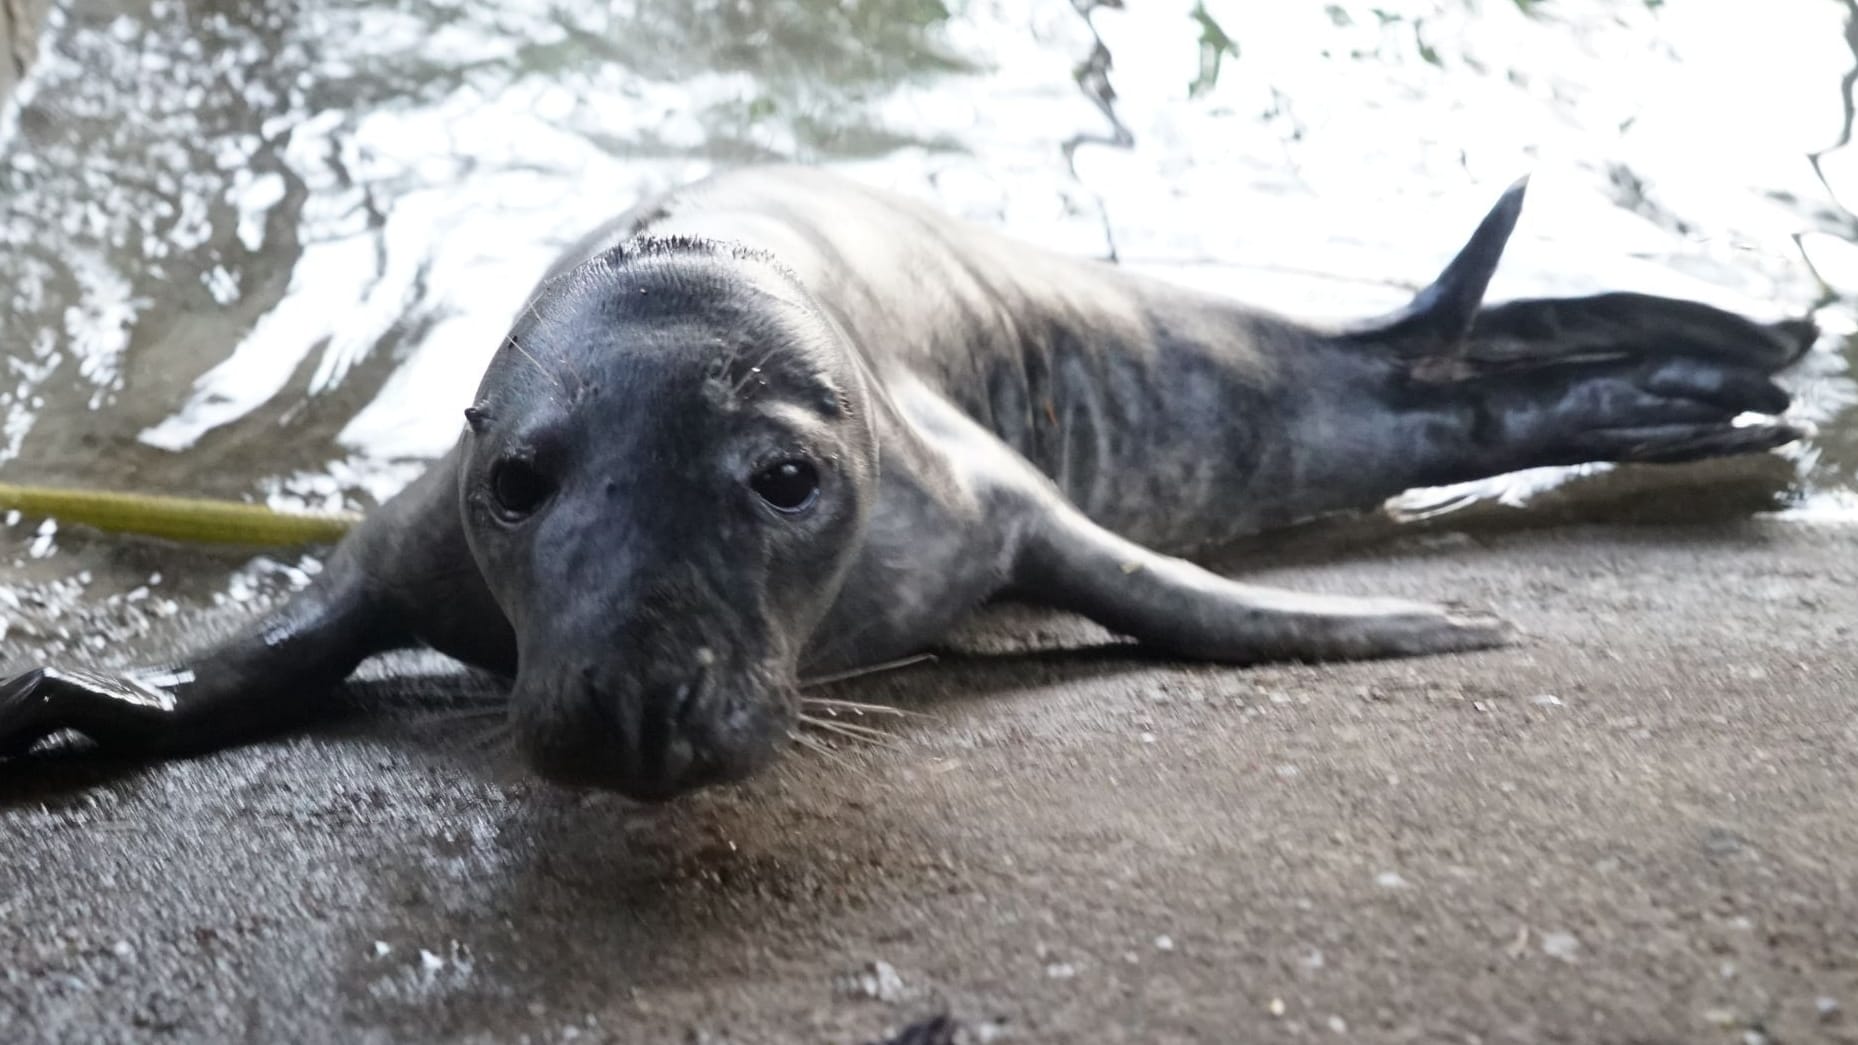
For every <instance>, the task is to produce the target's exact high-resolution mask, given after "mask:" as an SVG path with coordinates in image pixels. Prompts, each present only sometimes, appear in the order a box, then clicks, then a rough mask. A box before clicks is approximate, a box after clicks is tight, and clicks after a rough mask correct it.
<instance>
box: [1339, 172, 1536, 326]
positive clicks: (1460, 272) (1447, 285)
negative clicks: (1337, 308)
mask: <svg viewBox="0 0 1858 1045" xmlns="http://www.w3.org/2000/svg"><path fill="white" fill-rule="evenodd" d="M1528 188H1529V179H1527V178H1523V179H1521V180H1519V181H1517V182H1516V184H1514V185H1511V186H1510V187H1509V189H1508V190H1507V191H1505V192H1504V193H1503V195H1502V196H1501V197H1499V198H1498V199H1497V203H1496V206H1494V207H1492V208H1491V209H1490V213H1489V214H1486V215H1485V216H1484V220H1483V221H1481V222H1479V223H1478V226H1477V231H1475V232H1473V233H1471V239H1470V241H1469V242H1467V243H1466V244H1465V245H1464V247H1463V248H1462V249H1461V250H1459V251H1458V254H1457V256H1456V257H1453V258H1452V260H1451V262H1450V263H1449V264H1447V265H1446V266H1445V271H1443V272H1441V273H1439V278H1437V279H1435V280H1433V281H1432V285H1431V286H1429V287H1427V288H1426V289H1424V290H1422V291H1420V292H1419V293H1418V294H1415V295H1414V296H1413V300H1412V302H1411V303H1410V304H1408V305H1407V306H1406V307H1405V308H1403V309H1401V310H1400V311H1398V312H1395V313H1393V314H1392V315H1390V316H1383V317H1381V318H1380V319H1377V320H1371V321H1369V322H1368V323H1365V324H1363V325H1362V326H1360V327H1359V328H1357V329H1354V330H1351V331H1348V332H1347V333H1345V334H1344V335H1343V336H1342V340H1343V341H1344V342H1354V343H1357V344H1370V345H1373V346H1376V347H1379V348H1391V349H1393V350H1394V351H1395V352H1396V353H1398V354H1399V355H1401V356H1405V357H1417V358H1436V357H1439V356H1451V355H1456V354H1458V353H1459V352H1461V351H1462V350H1463V348H1464V346H1465V343H1466V340H1467V338H1468V337H1469V335H1470V333H1471V329H1472V326H1473V324H1474V323H1475V321H1476V319H1477V316H1478V310H1479V308H1480V307H1481V306H1482V305H1483V303H1484V292H1485V291H1486V290H1487V289H1489V287H1490V278H1491V276H1493V275H1495V274H1496V271H1497V263H1498V262H1499V261H1501V260H1502V259H1503V248H1504V247H1505V246H1507V245H1508V244H1509V242H1510V234H1511V233H1512V232H1514V231H1516V219H1517V218H1518V217H1520V216H1521V214H1522V210H1523V196H1524V194H1525V193H1527V191H1528Z"/></svg>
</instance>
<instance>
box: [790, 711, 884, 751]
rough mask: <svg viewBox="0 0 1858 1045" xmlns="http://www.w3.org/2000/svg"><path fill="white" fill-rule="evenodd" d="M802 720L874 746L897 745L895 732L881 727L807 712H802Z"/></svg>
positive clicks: (814, 726) (826, 730) (829, 731)
mask: <svg viewBox="0 0 1858 1045" xmlns="http://www.w3.org/2000/svg"><path fill="white" fill-rule="evenodd" d="M800 721H801V722H802V723H803V724H805V725H808V726H812V727H813V728H814V729H819V730H824V731H825V732H827V733H836V734H838V735H839V736H842V737H845V738H847V739H849V740H855V741H857V742H858V743H861V744H869V745H871V746H872V747H888V748H894V747H896V746H897V738H896V737H895V736H894V735H893V734H890V733H886V732H884V731H883V730H881V729H874V728H872V727H870V726H861V725H858V724H856V723H852V722H839V721H836V720H834V719H829V718H815V717H813V716H812V715H807V714H802V715H801V716H800Z"/></svg>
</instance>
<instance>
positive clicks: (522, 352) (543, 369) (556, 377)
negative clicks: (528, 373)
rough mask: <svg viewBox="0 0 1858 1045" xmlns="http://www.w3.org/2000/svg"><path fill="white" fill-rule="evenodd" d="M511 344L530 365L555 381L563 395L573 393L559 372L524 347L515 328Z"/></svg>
mask: <svg viewBox="0 0 1858 1045" xmlns="http://www.w3.org/2000/svg"><path fill="white" fill-rule="evenodd" d="M509 344H510V347H511V348H513V349H515V350H516V351H517V353H518V354H519V355H521V356H522V357H523V358H524V359H527V360H528V361H529V363H530V365H532V366H534V367H535V368H536V370H537V371H538V372H539V373H541V375H542V376H543V377H546V378H548V379H549V380H550V381H553V382H554V383H555V387H556V388H559V389H561V393H562V395H571V394H572V393H571V392H569V390H568V386H567V385H566V384H565V383H564V382H563V381H562V380H561V376H560V375H559V374H554V373H551V372H550V371H549V369H548V368H547V367H545V366H543V365H542V361H541V360H539V359H537V358H536V357H535V356H534V354H532V353H531V352H530V351H529V350H528V349H526V348H524V347H523V345H522V342H520V341H518V340H516V332H515V331H514V330H512V331H510V337H509Z"/></svg>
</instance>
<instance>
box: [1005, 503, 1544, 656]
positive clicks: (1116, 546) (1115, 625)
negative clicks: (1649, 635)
mask: <svg viewBox="0 0 1858 1045" xmlns="http://www.w3.org/2000/svg"><path fill="white" fill-rule="evenodd" d="M1012 588H1013V590H1014V591H1015V592H1016V593H1017V594H1020V595H1022V596H1024V597H1027V598H1030V599H1034V600H1036V601H1038V602H1041V603H1044V604H1047V605H1051V606H1054V607H1057V608H1059V609H1065V610H1070V611H1072V612H1074V613H1080V614H1082V615H1084V616H1086V617H1089V618H1090V619H1091V620H1094V621H1096V622H1097V623H1099V624H1101V625H1103V626H1104V627H1106V628H1109V629H1110V630H1111V631H1115V632H1118V633H1121V634H1124V635H1128V636H1130V637H1131V638H1134V639H1136V640H1138V641H1140V642H1141V643H1143V644H1144V645H1147V646H1151V647H1154V648H1155V649H1158V650H1163V651H1166V652H1168V653H1172V654H1175V655H1178V656H1184V657H1193V658H1196V659H1200V660H1210V661H1220V662H1224V663H1231V664H1252V663H1260V662H1266V661H1284V660H1302V661H1312V662H1314V661H1328V660H1353V659H1361V658H1369V657H1398V656H1414V655H1419V654H1428V653H1450V652H1454V651H1460V650H1475V649H1485V648H1489V647H1493V646H1499V645H1503V644H1504V643H1505V642H1506V641H1508V637H1509V629H1508V628H1507V627H1506V626H1505V625H1503V624H1502V623H1501V622H1500V621H1497V620H1495V619H1494V618H1488V617H1477V616H1471V615H1460V614H1455V613H1453V612H1451V611H1449V610H1446V609H1445V608H1443V607H1438V606H1430V605H1426V604H1424V603H1417V602H1406V601H1403V600H1399V599H1357V598H1345V597H1339V596H1326V595H1307V594H1302V593H1298V592H1290V591H1283V590H1281V589H1276V588H1267V587H1262V586H1259V585H1255V584H1244V583H1241V582H1238V581H1233V580H1228V579H1226V578H1224V577H1221V576H1219V575H1217V574H1214V573H1211V572H1209V571H1207V570H1204V569H1202V568H1200V567H1198V566H1195V565H1193V564H1192V563H1189V562H1187V561H1185V560H1183V559H1176V558H1171V557H1169V556H1165V555H1161V554H1158V553H1156V552H1153V551H1150V550H1149V549H1147V548H1144V547H1142V546H1141V545H1139V544H1135V543H1133V542H1131V541H1127V540H1124V539H1123V538H1121V537H1118V536H1117V535H1115V534H1113V533H1111V532H1109V531H1108V530H1105V529H1103V528H1102V527H1100V526H1097V525H1096V524H1095V523H1092V522H1091V521H1090V520H1088V519H1086V518H1085V517H1084V516H1083V515H1082V514H1080V513H1079V512H1078V511H1077V510H1076V509H1074V508H1072V507H1071V506H1070V505H1069V504H1068V503H1066V502H1064V501H1063V500H1062V499H1060V498H1059V497H1058V496H1057V495H1056V494H1055V493H1054V494H1052V495H1050V496H1049V497H1046V498H1044V503H1043V504H1041V505H1039V506H1038V507H1037V509H1036V515H1035V516H1034V517H1033V518H1031V519H1029V520H1028V521H1027V523H1026V525H1025V528H1024V530H1023V531H1022V536H1021V544H1020V546H1019V549H1018V553H1017V555H1016V556H1015V560H1014V566H1013V577H1012Z"/></svg>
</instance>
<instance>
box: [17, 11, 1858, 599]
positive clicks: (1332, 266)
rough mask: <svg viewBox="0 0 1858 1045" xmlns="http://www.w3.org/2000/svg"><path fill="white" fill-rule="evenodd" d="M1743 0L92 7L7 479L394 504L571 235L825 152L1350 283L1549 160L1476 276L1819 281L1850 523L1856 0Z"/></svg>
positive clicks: (1156, 242)
mask: <svg viewBox="0 0 1858 1045" xmlns="http://www.w3.org/2000/svg"><path fill="white" fill-rule="evenodd" d="M1759 6H1760V10H1759V13H1757V12H1756V10H1755V7H1756V5H1736V9H1737V10H1740V11H1743V12H1745V13H1742V14H1735V15H1730V14H1725V13H1724V12H1726V11H1729V10H1731V5H1668V6H1667V5H1664V4H1661V3H1657V2H1650V3H1646V2H1627V0H1588V2H1576V0H1568V2H1555V3H1549V2H1545V0H1544V2H1524V0H1481V2H1479V3H1475V4H1472V3H1469V2H1468V0H1431V2H1423V0H1411V2H1394V0H1381V2H1378V3H1330V4H1325V5H1315V4H1254V3H1246V2H1243V0H1224V2H1214V0H1209V2H1207V3H1205V5H1204V6H1201V5H1199V4H1196V3H1191V2H1182V0H1145V2H1142V3H1140V4H1136V5H1133V8H1134V9H1129V10H1125V9H1119V8H1118V7H1115V6H1110V5H1097V6H1094V7H1093V6H1092V5H1090V4H1089V3H1088V2H1087V0H1077V4H1076V6H1074V5H1073V4H1072V3H1068V2H1066V0H975V2H967V3H963V2H960V0H947V2H944V0H772V2H761V0H696V2H691V0H632V2H614V3H610V4H605V5H602V4H596V3H561V4H554V5H539V4H535V3H532V2H519V0H506V2H503V3H489V2H473V3H464V2H456V3H442V2H424V0H401V2H379V0H366V2H361V0H310V2H307V3H302V2H296V3H285V2H282V0H242V2H240V3H230V2H209V3H200V4H187V5H183V4H180V3H176V2H172V0H73V2H69V3H63V4H59V5H57V6H56V7H55V8H54V9H53V10H52V11H51V12H50V15H49V17H48V20H47V23H46V25H45V27H44V32H43V33H42V37H41V41H40V44H39V47H38V54H37V58H36V62H35V63H34V65H33V66H32V68H31V70H30V72H29V73H28V74H27V76H26V77H25V79H24V80H23V81H22V83H21V85H20V86H19V88H18V89H17V90H16V92H15V93H14V96H13V97H12V99H11V100H10V101H9V102H8V103H7V105H6V108H5V115H4V118H0V417H4V423H3V425H0V479H4V480H9V481H40V482H56V483H60V484H71V485H83V486H97V487H103V488H110V489H132V490H145V491H153V492H179V493H205V494H213V495H221V496H231V497H251V498H261V499H265V500H268V501H271V502H273V503H277V504H285V505H300V506H311V507H319V508H328V507H337V506H347V507H357V508H365V507H366V506H368V505H370V504H372V503H375V502H377V501H378V500H379V499H381V498H384V497H385V496H388V495H389V494H391V493H392V492H393V490H395V489H397V488H398V486H399V485H400V484H402V483H404V482H405V481H406V480H407V479H408V478H409V477H410V476H411V475H413V474H415V473H416V472H417V471H418V469H419V468H420V467H421V464H422V462H423V461H425V460H427V459H429V458H430V457H432V456H434V455H436V454H438V453H440V452H442V451H443V450H444V448H445V447H446V446H447V445H449V443H450V441H451V440H452V439H453V438H454V437H455V435H456V433H457V431H458V425H459V417H460V415H459V411H460V409H461V408H462V407H463V406H464V405H465V404H466V403H467V402H468V401H469V399H470V395H471V392H472V389H473V388H474V386H475V384H476V381H477V376H478V373H479V371H480V369H481V367H482V365H483V363H484V362H485V361H486V359H487V358H488V356H489V354H490V353H491V351H492V350H493V349H494V348H495V347H496V345H497V344H498V341H499V336H500V334H501V332H502V330H503V328H504V325H505V322H506V320H507V319H508V317H509V316H510V315H511V314H512V313H513V312H514V311H515V309H516V307H517V306H518V304H519V303H520V300H521V298H522V295H523V294H524V293H525V291H526V290H527V289H528V287H529V286H530V284H531V283H532V282H533V281H534V279H535V278H536V276H537V275H538V274H539V273H540V272H541V271H542V269H543V268H544V266H545V265H546V264H547V262H548V261H549V259H550V258H551V257H552V256H553V254H554V253H555V252H556V251H557V250H558V249H559V248H560V247H561V246H562V245H564V244H565V243H566V242H568V241H570V240H571V239H573V238H574V237H575V236H576V235H577V234H578V233H580V232H582V231H584V230H586V229H587V228H589V227H591V226H593V225H595V224H597V223H599V222H600V221H601V220H603V219H605V218H606V217H609V216H611V215H612V214H614V213H616V212H618V211H619V210H621V209H623V208H624V207H626V206H627V205H628V204H630V203H631V202H632V201H633V200H634V199H636V198H637V197H638V196H639V195H640V194H642V193H646V192H649V191H652V190H654V189H657V188H662V187H665V186H669V185H672V184H675V183H677V182H680V181H684V180H687V179H690V178H693V177H696V176H699V175H701V174H703V173H704V172H706V171H709V170H712V169H715V168H717V167H720V166H725V165H730V164H738V163H744V162H749V161H755V160H767V159H799V160H804V161H808V162H818V163H827V164H832V165H835V166H839V167H842V168H845V169H848V170H849V171H850V172H851V173H854V174H855V175H857V176H859V177H862V178H865V179H868V180H870V181H872V182H875V183H877V184H881V185H885V186H889V187H893V188H898V189H902V190H904V191H908V192H912V193H916V194H919V195H923V196H926V197H930V198H932V199H934V200H936V201H938V202H939V203H940V204H941V205H943V206H944V207H945V208H947V209H950V210H953V211H955V212H957V213H960V214H963V215H966V216H968V217H971V218H974V219H977V220H980V221H984V222H988V223H992V224H996V225H1000V226H1004V227H1005V228H1007V229H1009V230H1011V231H1012V232H1014V233H1016V234H1019V235H1022V236H1025V237H1027V238H1030V239H1033V240H1036V241H1039V242H1042V243H1045V244H1048V245H1050V246H1054V247H1057V248H1060V249H1065V250H1070V251H1075V252H1079V253H1084V254H1091V255H1099V256H1106V257H1114V258H1116V259H1117V260H1118V261H1119V262H1121V263H1122V264H1125V265H1129V266H1133V267H1139V268H1141V269H1144V270H1149V271H1154V272H1157V273H1160V274H1163V275H1165V276H1168V277H1169V278H1173V279H1177V280H1180V281H1183V282H1188V283H1192V284H1195V285H1198V286H1203V287H1207V288H1210V289H1215V290H1218V291H1221V292H1224V293H1229V294H1232V295H1234V296H1236V297H1239V298H1243V299H1246V300H1249V301H1253V302H1256V303H1259V304H1263V305H1266V306H1268V307H1272V308H1276V309H1279V310H1282V311H1287V312H1292V313H1298V314H1304V315H1310V316H1315V317H1323V318H1332V317H1344V316H1354V315H1360V314H1364V313H1373V312H1377V311H1380V310H1384V309H1387V308H1391V307H1393V306H1395V305H1397V304H1399V303H1400V302H1401V301H1402V300H1403V299H1404V297H1405V296H1406V295H1407V294H1408V293H1410V292H1411V291H1412V290H1413V289H1414V288H1415V287H1417V286H1418V285H1421V284H1423V283H1424V282H1426V281H1427V280H1428V279H1429V278H1430V277H1431V275H1432V274H1433V272H1434V271H1435V270H1436V269H1437V267H1438V266H1439V265H1440V264H1441V263H1442V261H1443V260H1444V259H1445V258H1446V257H1448V256H1449V255H1450V254H1451V253H1452V252H1453V251H1454V250H1455V249H1456V247H1457V246H1458V245H1459V243H1460V241H1461V240H1462V238H1463V236H1464V235H1465V234H1466V233H1467V232H1468V230H1469V229H1470V227H1471V226H1472V225H1473V224H1474V223H1475V221H1476V220H1477V218H1478V217H1479V216H1480V215H1481V213H1482V211H1483V209H1484V208H1485V207H1486V206H1488V204H1489V203H1490V202H1491V201H1492V200H1493V199H1494V197H1495V195H1496V194H1497V193H1498V192H1499V191H1500V190H1501V189H1502V187H1504V186H1505V185H1507V184H1508V183H1509V182H1511V181H1512V180H1514V179H1515V178H1516V177H1518V176H1520V175H1523V174H1529V175H1531V176H1532V178H1533V180H1532V189H1531V197H1530V203H1529V207H1528V210H1527V211H1526V213H1525V216H1524V218H1523V222H1522V225H1521V227H1520V228H1519V230H1518V233H1517V236H1516V238H1515V240H1514V241H1513V244H1512V247H1511V250H1510V253H1509V255H1508V257H1507V259H1506V262H1505V266H1504V267H1503V268H1502V269H1501V270H1500V273H1499V275H1498V278H1497V280H1496V284H1495V285H1494V286H1493V288H1492V293H1493V295H1495V296H1514V295H1520V294H1536V293H1577V292H1588V291H1595V290H1600V289H1638V290H1646V291H1653V292H1662V293H1669V294H1677V295H1683V296H1689V297H1696V298H1701V299H1705V300H1709V301H1712V302H1715V303H1718V304H1723V305H1726V306H1729V307H1736V308H1741V309H1744V310H1747V311H1751V312H1754V313H1756V314H1760V315H1768V316H1775V317H1779V316H1782V315H1790V314H1800V313H1805V312H1809V311H1810V312H1813V313H1814V314H1815V315H1816V316H1817V318H1818V319H1819V320H1820V322H1821V324H1822V326H1823V328H1824V330H1825V331H1826V332H1827V334H1826V337H1825V338H1824V339H1823V341H1822V343H1821V345H1820V347H1819V351H1818V352H1817V353H1816V354H1815V355H1814V357H1813V358H1812V359H1811V361H1810V362H1809V363H1808V364H1807V365H1806V366H1805V367H1804V368H1803V373H1802V374H1801V375H1800V376H1799V378H1798V380H1797V384H1798V386H1799V388H1800V390H1801V403H1800V406H1799V412H1800V414H1801V415H1802V416H1803V417H1806V418H1808V419H1811V420H1813V421H1815V422H1817V423H1819V424H1820V425H1821V429H1820V432H1819V434H1818V435H1817V436H1816V437H1815V438H1814V439H1813V440H1812V441H1811V442H1810V443H1808V444H1806V445H1804V446H1801V447H1797V448H1794V449H1793V450H1791V451H1789V455H1788V460H1789V462H1790V464H1789V466H1788V467H1786V468H1783V469H1780V470H1779V471H1778V472H1776V471H1775V470H1773V469H1769V470H1767V471H1765V472H1763V473H1762V475H1761V477H1759V478H1757V479H1756V480H1754V481H1755V482H1757V483H1758V485H1759V487H1760V489H1759V496H1758V497H1757V502H1758V504H1757V506H1758V507H1762V508H1766V509H1771V510H1784V511H1787V512H1790V513H1792V514H1794V515H1796V516H1799V517H1802V518H1808V519H1843V518H1846V517H1848V516H1853V515H1858V507H1854V506H1858V426H1855V425H1854V424H1853V422H1852V420H1851V419H1850V418H1849V417H1847V416H1846V410H1845V408H1846V407H1847V405H1848V404H1850V403H1851V402H1853V401H1854V399H1858V394H1855V386H1854V385H1853V383H1852V381H1851V380H1850V379H1849V377H1848V376H1847V371H1848V369H1849V358H1850V354H1851V351H1852V335H1853V333H1854V331H1858V247H1855V246H1854V245H1853V233H1854V230H1855V229H1858V219H1855V218H1854V214H1853V211H1852V209H1851V208H1852V207H1854V206H1858V160H1855V159H1854V154H1855V151H1854V148H1853V146H1852V145H1851V143H1850V139H1851V130H1852V110H1851V105H1850V93H1851V80H1852V77H1853V76H1854V70H1855V69H1858V58H1855V57H1854V49H1855V47H1858V43H1855V42H1854V39H1853V37H1852V36H1851V34H1850V32H1849V30H1848V28H1847V26H1848V21H1849V20H1851V19H1852V18H1853V17H1854V12H1855V11H1858V8H1854V5H1853V4H1852V3H1849V2H1839V0H1773V2H1770V3H1768V4H1763V5H1759ZM1737 474H1738V475H1739V474H1740V473H1737ZM1565 478H1566V476H1565V473H1556V474H1553V475H1530V476H1521V477H1511V478H1508V479H1505V480H1502V481H1499V482H1493V483H1486V484H1480V485H1479V486H1478V487H1476V488H1474V489H1472V490H1469V491H1445V492H1427V493H1425V494H1421V495H1416V496H1415V497H1413V498H1410V499H1409V501H1408V502H1407V503H1408V507H1409V508H1412V509H1415V510H1420V511H1423V510H1428V509H1431V508H1437V507H1439V506H1456V505H1460V504H1463V503H1468V502H1472V501H1478V500H1488V499H1492V498H1499V499H1501V498H1509V499H1510V500H1512V501H1519V502H1520V501H1526V500H1528V499H1529V497H1530V496H1531V495H1532V494H1535V493H1537V492H1539V491H1541V490H1544V489H1548V488H1550V487H1554V486H1556V485H1558V484H1560V483H1561V482H1562V481H1563V480H1564V479H1565ZM1735 481H1736V482H1738V483H1739V482H1743V481H1744V480H1743V479H1742V478H1737V479H1736V480H1735ZM1667 487H1668V484H1664V483H1660V485H1659V489H1660V490H1663V489H1665V488H1667ZM1706 489H1707V487H1706ZM1653 495H1656V496H1663V494H1658V493H1655V492H1654V494H1648V495H1647V496H1653ZM1738 503H1740V502H1738ZM34 525H35V524H34V523H32V522H31V521H21V522H19V523H18V524H16V525H15V527H14V531H13V536H14V540H13V541H12V542H11V547H12V549H13V551H12V553H11V554H9V555H8V556H7V557H8V558H9V559H13V560H14V561H15V566H16V567H18V568H22V569H23V568H24V567H25V566H26V565H27V563H28V560H29V559H32V556H33V555H34V554H35V553H37V555H38V558H37V559H36V560H32V563H31V564H32V566H33V570H32V572H33V573H34V574H35V575H39V576H46V575H49V574H51V573H55V572H57V567H58V564H59V563H60V562H61V561H62V560H61V559H60V555H61V553H60V552H59V551H58V547H59V545H58V542H57V535H55V534H47V535H45V536H44V537H43V539H40V540H38V541H34V540H31V539H30V538H31V535H32V533H33V532H34V531H32V530H31V527H33V526H34ZM75 565H76V564H72V565H71V566H70V567H69V568H67V572H69V569H70V568H75Z"/></svg>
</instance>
